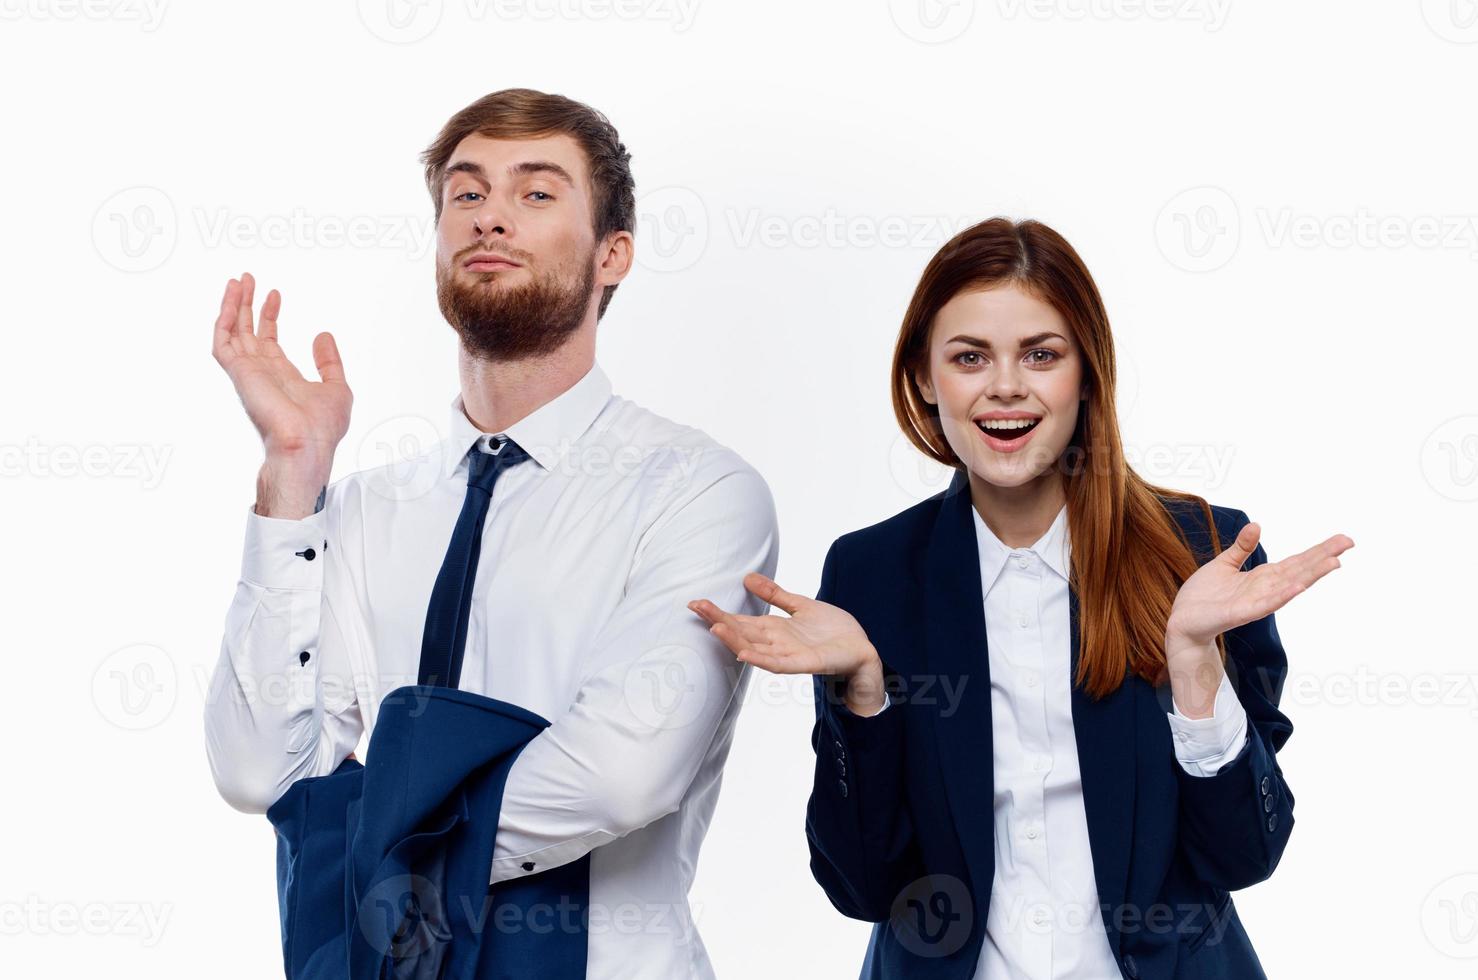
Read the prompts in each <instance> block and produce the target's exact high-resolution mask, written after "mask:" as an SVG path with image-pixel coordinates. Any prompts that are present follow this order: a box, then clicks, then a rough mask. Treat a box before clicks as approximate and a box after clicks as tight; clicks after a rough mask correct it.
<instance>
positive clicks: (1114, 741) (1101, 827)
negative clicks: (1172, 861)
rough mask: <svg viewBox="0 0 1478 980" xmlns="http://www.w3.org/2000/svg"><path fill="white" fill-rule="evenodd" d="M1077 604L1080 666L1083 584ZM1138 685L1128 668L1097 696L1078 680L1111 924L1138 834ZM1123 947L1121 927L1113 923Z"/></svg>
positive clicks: (1102, 886)
mask: <svg viewBox="0 0 1478 980" xmlns="http://www.w3.org/2000/svg"><path fill="white" fill-rule="evenodd" d="M1069 606H1070V608H1071V610H1072V625H1071V631H1072V651H1073V652H1072V667H1071V671H1072V672H1071V673H1070V674H1069V675H1068V678H1069V683H1071V681H1072V678H1074V677H1076V676H1077V671H1078V590H1077V589H1072V590H1071V591H1070V593H1069ZM1137 689H1138V685H1137V684H1135V683H1134V678H1133V677H1132V676H1129V675H1128V673H1127V671H1126V675H1125V677H1124V680H1123V683H1121V684H1120V685H1119V688H1118V690H1116V691H1114V693H1112V694H1110V695H1109V696H1108V697H1106V698H1104V699H1103V700H1101V701H1094V700H1093V699H1092V698H1090V697H1089V696H1088V695H1087V694H1086V693H1085V692H1084V691H1083V689H1082V688H1081V687H1079V686H1078V685H1077V684H1072V705H1073V733H1074V735H1075V736H1076V740H1077V743H1078V769H1079V771H1080V772H1081V774H1082V780H1083V809H1084V811H1085V812H1086V814H1087V817H1088V841H1089V844H1090V845H1091V847H1092V849H1093V878H1094V881H1095V882H1096V883H1097V885H1098V900H1099V901H1100V902H1101V903H1103V906H1104V909H1105V910H1106V911H1105V912H1104V919H1105V920H1106V922H1105V925H1106V926H1107V925H1108V922H1107V920H1110V919H1117V914H1118V911H1119V908H1120V906H1122V905H1123V904H1124V896H1125V894H1126V889H1127V886H1128V877H1129V850H1130V846H1131V843H1132V841H1133V836H1134V833H1133V832H1134V789H1135V785H1134V784H1135V759H1136V757H1137V755H1138V753H1137V752H1136V750H1135V744H1136V732H1135V718H1136V716H1137V712H1136V711H1135V710H1134V701H1135V692H1136V691H1137ZM1109 938H1110V941H1111V942H1113V943H1114V947H1115V951H1116V952H1117V951H1118V931H1117V930H1116V929H1113V928H1112V927H1111V926H1109Z"/></svg>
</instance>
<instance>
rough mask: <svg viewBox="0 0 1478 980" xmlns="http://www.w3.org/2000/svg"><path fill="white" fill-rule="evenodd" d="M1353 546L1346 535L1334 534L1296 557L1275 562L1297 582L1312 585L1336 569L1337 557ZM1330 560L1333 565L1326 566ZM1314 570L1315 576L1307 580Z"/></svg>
mask: <svg viewBox="0 0 1478 980" xmlns="http://www.w3.org/2000/svg"><path fill="white" fill-rule="evenodd" d="M1354 546H1355V542H1354V541H1352V540H1351V539H1350V538H1349V537H1348V536H1347V535H1344V534H1334V535H1331V536H1330V537H1328V538H1325V539H1324V540H1323V541H1321V542H1319V543H1318V544H1316V545H1314V546H1313V547H1312V548H1308V549H1306V550H1304V551H1301V552H1299V553H1298V554H1296V555H1291V556H1289V557H1287V558H1285V559H1283V560H1282V561H1280V562H1277V563H1276V564H1277V565H1278V567H1279V568H1281V569H1284V570H1285V571H1287V572H1288V573H1289V574H1291V575H1293V576H1294V577H1296V578H1297V579H1298V580H1299V581H1307V582H1309V583H1311V584H1312V583H1313V582H1315V581H1317V580H1318V579H1319V578H1321V577H1323V576H1325V575H1328V574H1329V573H1330V572H1332V571H1334V569H1336V568H1338V567H1339V556H1340V555H1342V554H1344V553H1345V552H1346V551H1348V550H1349V549H1350V548H1353V547H1354ZM1331 558H1332V559H1334V564H1333V565H1327V562H1328V561H1329V559H1331ZM1319 569H1322V570H1319ZM1316 570H1317V574H1314V575H1313V577H1312V578H1309V577H1308V576H1309V575H1310V574H1313V573H1314V572H1315V571H1316Z"/></svg>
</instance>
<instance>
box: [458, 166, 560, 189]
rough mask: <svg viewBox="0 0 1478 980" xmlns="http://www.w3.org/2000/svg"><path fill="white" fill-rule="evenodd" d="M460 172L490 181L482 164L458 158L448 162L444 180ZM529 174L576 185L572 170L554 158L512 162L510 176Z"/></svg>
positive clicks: (484, 181)
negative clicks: (455, 160)
mask: <svg viewBox="0 0 1478 980" xmlns="http://www.w3.org/2000/svg"><path fill="white" fill-rule="evenodd" d="M459 173H460V174H471V175H472V176H474V177H476V178H477V179H478V180H480V181H482V182H483V183H484V184H486V183H487V182H488V173H487V171H486V170H484V169H483V167H482V164H480V163H476V162H475V161H472V160H458V161H457V162H455V163H452V164H448V165H447V168H446V170H445V171H444V172H443V174H442V180H443V181H445V180H446V179H447V178H448V177H450V176H451V175H452V174H459ZM527 174H549V175H551V176H554V177H558V178H559V179H560V180H563V181H564V182H565V183H566V184H569V185H570V186H571V187H574V186H575V178H573V177H571V176H570V172H569V171H568V170H566V169H565V168H564V167H561V166H560V165H559V164H557V163H555V162H554V161H553V160H523V161H521V162H519V163H515V164H512V165H511V166H509V168H508V176H510V177H520V176H524V175H527Z"/></svg>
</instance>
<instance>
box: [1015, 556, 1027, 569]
mask: <svg viewBox="0 0 1478 980" xmlns="http://www.w3.org/2000/svg"><path fill="white" fill-rule="evenodd" d="M1026 566H1027V561H1026V556H1025V555H1017V556H1016V567H1017V568H1025V567H1026Z"/></svg>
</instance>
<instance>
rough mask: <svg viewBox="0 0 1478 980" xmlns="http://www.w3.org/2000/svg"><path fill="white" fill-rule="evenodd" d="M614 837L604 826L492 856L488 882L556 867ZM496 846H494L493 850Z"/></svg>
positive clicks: (494, 882)
mask: <svg viewBox="0 0 1478 980" xmlns="http://www.w3.org/2000/svg"><path fill="white" fill-rule="evenodd" d="M615 839H616V835H615V834H613V833H611V832H610V831H608V830H592V831H591V832H590V833H588V834H586V835H585V836H583V837H576V838H574V839H573V840H566V841H560V842H559V843H558V844H550V845H549V846H548V847H541V848H540V849H539V850H537V851H530V852H529V853H527V854H513V855H509V856H508V857H500V858H494V859H493V863H492V873H491V874H490V875H488V884H490V885H496V884H497V883H498V882H500V881H509V880H512V879H514V878H524V877H527V876H529V875H532V874H538V873H539V872H540V871H546V870H548V869H549V868H557V867H559V866H560V865H564V864H569V863H570V862H571V861H578V860H579V859H580V858H582V857H584V856H585V855H586V854H587V853H589V852H590V851H593V850H595V849H596V848H597V847H600V846H601V845H602V844H609V843H610V842H611V841H613V840H615ZM496 850H497V848H496V847H494V852H495V853H496Z"/></svg>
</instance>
